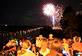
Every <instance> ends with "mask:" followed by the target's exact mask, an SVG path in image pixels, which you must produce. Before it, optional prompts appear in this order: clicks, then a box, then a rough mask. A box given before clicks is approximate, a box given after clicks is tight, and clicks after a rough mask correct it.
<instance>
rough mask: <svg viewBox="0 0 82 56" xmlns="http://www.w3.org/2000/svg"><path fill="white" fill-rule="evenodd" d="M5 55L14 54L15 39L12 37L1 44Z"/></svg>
mask: <svg viewBox="0 0 82 56" xmlns="http://www.w3.org/2000/svg"><path fill="white" fill-rule="evenodd" d="M3 49H4V53H5V56H8V55H16V41H15V40H14V39H12V40H9V42H8V43H7V44H6V45H5V46H3Z"/></svg>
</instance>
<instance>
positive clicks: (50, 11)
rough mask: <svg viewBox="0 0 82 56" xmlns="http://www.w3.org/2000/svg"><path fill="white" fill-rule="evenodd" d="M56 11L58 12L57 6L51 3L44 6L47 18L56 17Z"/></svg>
mask: <svg viewBox="0 0 82 56" xmlns="http://www.w3.org/2000/svg"><path fill="white" fill-rule="evenodd" d="M55 10H56V9H55V6H54V5H53V4H51V3H49V4H46V5H44V6H43V13H44V15H47V16H52V15H54V13H55Z"/></svg>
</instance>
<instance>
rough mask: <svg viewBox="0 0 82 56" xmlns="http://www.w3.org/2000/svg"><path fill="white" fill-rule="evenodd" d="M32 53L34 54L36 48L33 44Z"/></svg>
mask: <svg viewBox="0 0 82 56" xmlns="http://www.w3.org/2000/svg"><path fill="white" fill-rule="evenodd" d="M32 52H33V53H35V54H36V46H35V44H32Z"/></svg>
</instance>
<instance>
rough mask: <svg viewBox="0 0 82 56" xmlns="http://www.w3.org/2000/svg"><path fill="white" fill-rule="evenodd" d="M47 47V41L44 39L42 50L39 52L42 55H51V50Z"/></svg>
mask: <svg viewBox="0 0 82 56" xmlns="http://www.w3.org/2000/svg"><path fill="white" fill-rule="evenodd" d="M47 47H48V46H47V39H44V40H43V42H42V44H41V49H40V50H39V53H40V55H42V56H47V55H48V54H49V53H50V50H49V49H48V48H47Z"/></svg>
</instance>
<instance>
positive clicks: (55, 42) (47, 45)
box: [3, 34, 82, 56]
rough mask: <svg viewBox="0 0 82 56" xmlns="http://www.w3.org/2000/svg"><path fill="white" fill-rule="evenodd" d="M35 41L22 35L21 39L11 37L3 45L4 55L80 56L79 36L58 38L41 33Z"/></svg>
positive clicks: (81, 45)
mask: <svg viewBox="0 0 82 56" xmlns="http://www.w3.org/2000/svg"><path fill="white" fill-rule="evenodd" d="M35 38H36V39H35V43H32V41H34V40H32V41H30V40H29V39H27V38H25V37H22V38H21V39H11V40H9V42H8V43H7V44H6V45H4V46H3V55H5V56H79V55H80V56H81V55H82V43H81V37H79V36H74V37H73V38H72V39H71V38H68V39H66V38H63V39H59V38H56V37H54V34H49V37H48V38H46V37H44V36H43V35H39V36H38V37H35Z"/></svg>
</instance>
